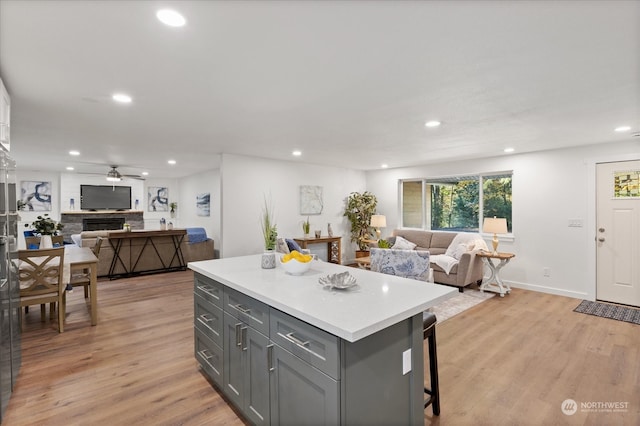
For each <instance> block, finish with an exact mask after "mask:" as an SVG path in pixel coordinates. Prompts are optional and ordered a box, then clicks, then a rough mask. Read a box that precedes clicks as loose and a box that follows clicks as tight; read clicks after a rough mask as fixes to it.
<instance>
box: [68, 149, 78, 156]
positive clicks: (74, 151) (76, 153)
mask: <svg viewBox="0 0 640 426" xmlns="http://www.w3.org/2000/svg"><path fill="white" fill-rule="evenodd" d="M69 155H80V151H76V150H72V151H69Z"/></svg>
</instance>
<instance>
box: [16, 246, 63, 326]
mask: <svg viewBox="0 0 640 426" xmlns="http://www.w3.org/2000/svg"><path fill="white" fill-rule="evenodd" d="M18 259H19V261H20V264H19V266H18V279H19V281H20V307H26V306H30V305H40V319H41V320H42V321H44V317H45V304H46V303H51V304H54V303H57V305H58V331H59V332H60V333H62V332H63V331H64V317H65V310H66V309H65V308H66V306H65V303H66V296H65V284H64V282H63V270H64V248H63V247H60V248H53V249H40V250H18ZM53 312H54V310H53V309H52V310H51V311H50V315H51V318H52V319H53Z"/></svg>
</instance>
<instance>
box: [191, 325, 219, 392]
mask: <svg viewBox="0 0 640 426" xmlns="http://www.w3.org/2000/svg"><path fill="white" fill-rule="evenodd" d="M194 341H195V355H196V359H197V360H198V363H200V366H201V367H202V369H203V370H204V372H205V373H206V374H207V376H209V378H210V379H211V380H213V382H214V383H215V384H216V385H218V387H219V388H220V389H222V372H223V370H222V368H223V355H222V349H221V348H220V346H218V345H216V344H215V343H213V341H212V340H211V339H209V338H208V337H207V336H206V335H205V334H204V333H203V332H202V331H200V329H199V328H198V327H196V328H194Z"/></svg>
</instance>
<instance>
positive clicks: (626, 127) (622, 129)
mask: <svg viewBox="0 0 640 426" xmlns="http://www.w3.org/2000/svg"><path fill="white" fill-rule="evenodd" d="M613 130H614V131H616V132H618V133H622V132H628V131H629V130H631V126H620V127H616V128H615V129H613Z"/></svg>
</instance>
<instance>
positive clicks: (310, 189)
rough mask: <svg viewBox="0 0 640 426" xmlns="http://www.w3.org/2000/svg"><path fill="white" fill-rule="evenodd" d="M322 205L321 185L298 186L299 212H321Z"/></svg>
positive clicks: (309, 213)
mask: <svg viewBox="0 0 640 426" xmlns="http://www.w3.org/2000/svg"><path fill="white" fill-rule="evenodd" d="M323 207H324V204H323V201H322V187H321V186H312V185H301V186H300V214H301V215H312V214H321V213H322V208H323Z"/></svg>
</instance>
